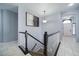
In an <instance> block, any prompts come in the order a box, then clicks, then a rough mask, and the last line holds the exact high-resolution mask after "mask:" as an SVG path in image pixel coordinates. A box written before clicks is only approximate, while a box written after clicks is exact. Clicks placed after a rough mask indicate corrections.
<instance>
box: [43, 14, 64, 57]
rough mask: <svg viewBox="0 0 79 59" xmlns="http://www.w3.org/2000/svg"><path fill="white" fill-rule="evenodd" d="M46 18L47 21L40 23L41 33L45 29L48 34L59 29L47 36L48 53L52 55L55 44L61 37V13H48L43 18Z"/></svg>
mask: <svg viewBox="0 0 79 59" xmlns="http://www.w3.org/2000/svg"><path fill="white" fill-rule="evenodd" d="M45 19H46V20H47V23H45V24H43V23H42V25H43V26H42V29H43V34H44V32H45V31H46V32H47V33H48V35H49V34H51V33H55V32H57V31H60V32H59V33H57V34H55V35H53V36H51V37H48V46H47V47H48V55H49V56H51V55H54V53H55V51H56V48H57V45H58V43H59V41H60V39H62V31H63V29H62V21H61V14H60V13H57V14H54V15H50V16H47V17H46V18H45Z"/></svg>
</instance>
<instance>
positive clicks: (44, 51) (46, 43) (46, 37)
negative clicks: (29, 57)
mask: <svg viewBox="0 0 79 59" xmlns="http://www.w3.org/2000/svg"><path fill="white" fill-rule="evenodd" d="M19 33H22V34H24V35H25V49H24V48H23V47H22V46H19V48H20V49H21V50H22V52H23V53H24V54H25V55H26V54H27V53H29V50H28V47H27V35H29V36H30V37H32V38H33V39H34V40H36V41H37V42H39V43H41V44H42V45H43V46H44V50H43V54H44V56H47V45H48V38H49V37H50V36H53V35H55V34H57V33H59V31H57V32H55V33H52V34H49V35H48V33H47V32H45V33H44V43H42V42H41V41H40V40H39V39H37V38H35V37H34V36H33V35H31V34H30V33H28V32H27V31H25V32H19ZM60 43H61V42H59V44H58V46H57V49H56V51H55V54H54V56H56V55H57V52H58V49H59V46H60ZM36 45H37V44H35V45H34V46H33V48H32V49H31V50H33V49H34V48H35V46H36Z"/></svg>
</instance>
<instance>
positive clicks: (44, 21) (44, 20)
mask: <svg viewBox="0 0 79 59" xmlns="http://www.w3.org/2000/svg"><path fill="white" fill-rule="evenodd" d="M43 12H44V19H43V23H47V20H46V19H45V13H46V11H45V10H44V11H43Z"/></svg>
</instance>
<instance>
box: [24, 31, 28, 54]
mask: <svg viewBox="0 0 79 59" xmlns="http://www.w3.org/2000/svg"><path fill="white" fill-rule="evenodd" d="M25 51H26V54H27V53H28V47H27V31H25Z"/></svg>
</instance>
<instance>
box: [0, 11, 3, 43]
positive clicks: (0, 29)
mask: <svg viewBox="0 0 79 59" xmlns="http://www.w3.org/2000/svg"><path fill="white" fill-rule="evenodd" d="M2 41H3V35H2V10H0V42H2Z"/></svg>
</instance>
